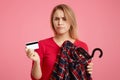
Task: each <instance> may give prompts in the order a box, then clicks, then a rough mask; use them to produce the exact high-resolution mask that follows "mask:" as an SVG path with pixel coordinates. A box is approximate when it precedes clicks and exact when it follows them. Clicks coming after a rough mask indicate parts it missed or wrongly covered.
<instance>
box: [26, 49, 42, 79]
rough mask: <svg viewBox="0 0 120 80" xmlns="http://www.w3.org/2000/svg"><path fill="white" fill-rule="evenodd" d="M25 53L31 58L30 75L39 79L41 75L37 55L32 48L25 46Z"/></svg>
mask: <svg viewBox="0 0 120 80" xmlns="http://www.w3.org/2000/svg"><path fill="white" fill-rule="evenodd" d="M26 54H27V57H28V58H29V59H31V60H33V66H32V70H31V75H32V77H33V78H34V79H36V80H39V79H40V78H41V76H42V71H41V67H40V58H39V55H38V53H37V52H35V51H34V50H32V49H27V48H26Z"/></svg>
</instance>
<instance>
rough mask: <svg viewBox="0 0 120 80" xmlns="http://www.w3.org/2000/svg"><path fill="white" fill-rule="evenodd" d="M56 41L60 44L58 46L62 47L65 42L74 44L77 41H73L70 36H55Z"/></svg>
mask: <svg viewBox="0 0 120 80" xmlns="http://www.w3.org/2000/svg"><path fill="white" fill-rule="evenodd" d="M53 39H54V41H55V42H56V43H57V44H58V46H61V45H62V44H63V42H64V41H66V40H69V41H71V42H72V43H74V41H75V39H72V38H71V37H70V36H69V35H56V36H54V38H53Z"/></svg>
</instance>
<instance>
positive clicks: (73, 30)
mask: <svg viewBox="0 0 120 80" xmlns="http://www.w3.org/2000/svg"><path fill="white" fill-rule="evenodd" d="M58 9H60V10H62V11H63V12H64V14H65V17H66V20H68V21H69V23H70V30H69V33H70V37H71V38H73V39H77V38H78V36H77V22H76V19H75V15H74V12H73V10H72V9H71V8H70V7H69V6H68V5H65V4H59V5H57V6H56V7H54V8H53V10H52V13H51V20H50V23H51V26H52V29H53V31H54V34H55V35H56V32H55V29H54V25H53V16H54V13H55V11H56V10H58Z"/></svg>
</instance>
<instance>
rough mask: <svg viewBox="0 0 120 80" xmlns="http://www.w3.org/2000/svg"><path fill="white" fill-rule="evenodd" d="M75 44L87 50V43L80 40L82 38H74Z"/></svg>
mask: <svg viewBox="0 0 120 80" xmlns="http://www.w3.org/2000/svg"><path fill="white" fill-rule="evenodd" d="M75 45H76V46H78V47H82V48H84V49H85V50H87V51H88V45H87V44H86V42H84V41H82V40H78V39H77V40H76V41H75Z"/></svg>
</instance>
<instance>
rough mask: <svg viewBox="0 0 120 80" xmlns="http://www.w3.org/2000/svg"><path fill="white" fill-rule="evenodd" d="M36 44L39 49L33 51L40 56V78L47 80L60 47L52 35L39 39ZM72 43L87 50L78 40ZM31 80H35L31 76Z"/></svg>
mask: <svg viewBox="0 0 120 80" xmlns="http://www.w3.org/2000/svg"><path fill="white" fill-rule="evenodd" d="M38 44H39V49H37V50H35V51H36V52H37V53H38V54H39V56H40V66H41V69H42V78H41V79H40V80H49V77H50V75H51V72H52V70H53V67H54V64H55V62H56V57H57V54H58V52H59V50H60V47H59V46H58V45H57V44H56V43H55V41H54V40H53V37H51V38H48V39H44V40H40V41H39V42H38ZM74 45H76V46H79V47H82V48H84V49H85V50H86V51H88V47H87V45H86V44H85V43H84V42H82V41H80V40H76V41H75V42H74ZM31 77H32V76H31ZM32 80H35V79H34V78H33V77H32Z"/></svg>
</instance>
